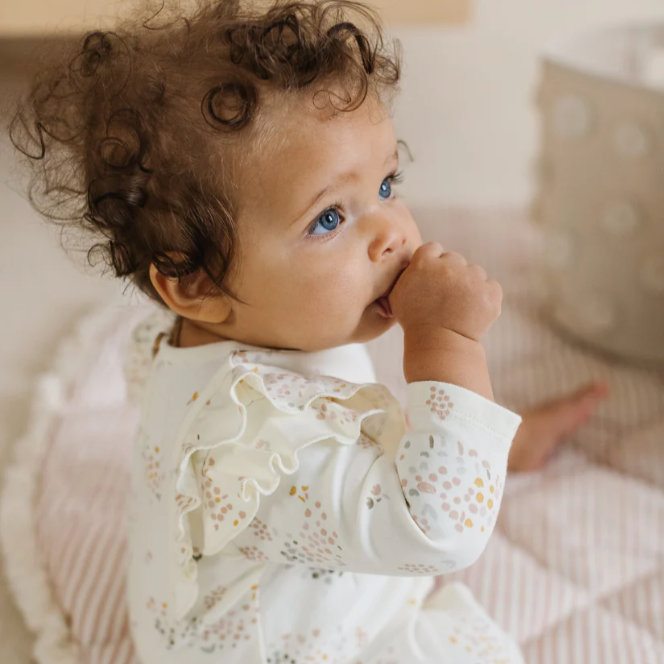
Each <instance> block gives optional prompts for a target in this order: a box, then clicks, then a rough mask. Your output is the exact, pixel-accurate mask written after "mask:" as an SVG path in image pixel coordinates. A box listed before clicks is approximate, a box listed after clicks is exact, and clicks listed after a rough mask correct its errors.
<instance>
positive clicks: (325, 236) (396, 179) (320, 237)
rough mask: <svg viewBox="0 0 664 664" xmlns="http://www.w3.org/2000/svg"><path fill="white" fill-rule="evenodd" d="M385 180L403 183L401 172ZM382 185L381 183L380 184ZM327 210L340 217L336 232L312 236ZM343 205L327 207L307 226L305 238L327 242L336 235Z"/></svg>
mask: <svg viewBox="0 0 664 664" xmlns="http://www.w3.org/2000/svg"><path fill="white" fill-rule="evenodd" d="M385 180H389V182H390V184H392V185H394V184H399V183H400V182H403V171H397V172H396V173H392V174H391V175H388V176H387V177H386V178H385ZM381 184H382V183H381ZM390 198H394V196H390ZM390 198H386V199H385V200H386V201H389V200H390ZM328 210H335V211H336V212H339V215H340V216H341V217H342V219H341V223H340V224H339V226H338V227H337V229H336V230H334V231H332V232H331V233H324V234H321V235H314V234H313V233H312V232H311V231H312V230H313V229H314V228H316V224H317V223H318V219H319V218H320V216H321V214H323V212H327V211H328ZM343 211H344V208H343V203H332V205H328V206H327V207H326V208H325V209H324V210H323V212H321V213H320V214H319V215H318V216H317V217H316V219H314V222H313V223H312V224H311V225H310V226H309V228H308V229H307V234H306V236H305V237H307V238H315V239H316V240H317V241H323V240H329V239H331V238H333V237H335V236H336V235H337V233H338V232H339V229H341V226H342V225H343V222H344V221H345V219H343Z"/></svg>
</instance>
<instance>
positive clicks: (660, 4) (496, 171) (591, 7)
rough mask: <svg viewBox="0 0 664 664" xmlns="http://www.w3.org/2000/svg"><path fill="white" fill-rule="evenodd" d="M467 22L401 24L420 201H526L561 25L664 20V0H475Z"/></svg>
mask: <svg viewBox="0 0 664 664" xmlns="http://www.w3.org/2000/svg"><path fill="white" fill-rule="evenodd" d="M475 2H476V7H475V18H474V21H473V23H472V25H470V26H469V27H465V28H447V29H445V28H431V29H415V28H408V29H406V28H400V29H398V30H395V31H394V34H395V35H396V36H397V37H398V38H399V39H400V40H401V42H402V45H403V48H404V55H405V68H404V80H403V86H402V89H403V93H402V96H401V98H400V100H399V105H398V107H397V111H396V117H395V121H396V127H397V131H398V133H399V136H400V137H401V138H403V139H405V140H406V141H407V142H408V144H409V146H410V148H411V151H412V152H413V154H414V157H415V160H416V161H415V163H413V164H412V165H410V166H409V167H408V168H407V169H406V173H405V175H406V177H405V182H404V184H403V186H402V189H401V191H402V192H403V194H404V195H405V196H406V198H407V200H409V202H411V204H415V203H417V204H423V205H435V204H440V203H448V204H467V203H472V204H492V203H501V204H522V203H525V202H527V201H528V200H529V196H530V193H531V189H532V176H531V171H532V164H533V159H534V156H535V155H536V152H537V143H538V119H537V113H536V109H535V107H534V101H533V99H534V95H535V91H536V87H537V81H538V73H539V68H538V53H539V52H540V49H541V47H542V45H543V44H545V43H547V42H548V41H549V40H550V39H551V38H552V37H555V36H557V35H559V34H560V33H561V32H565V31H568V30H576V29H578V28H580V27H584V26H588V25H590V26H592V25H594V24H597V23H600V24H601V23H606V22H613V21H615V20H621V19H635V18H636V19H640V18H644V17H653V18H655V17H659V19H660V20H662V21H664V1H663V0H475Z"/></svg>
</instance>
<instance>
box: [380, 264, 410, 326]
mask: <svg viewBox="0 0 664 664" xmlns="http://www.w3.org/2000/svg"><path fill="white" fill-rule="evenodd" d="M406 267H408V266H406ZM406 267H404V268H402V269H401V270H399V272H398V273H397V276H396V278H395V279H394V281H393V282H392V285H391V286H390V287H389V288H388V289H387V290H386V291H385V292H384V293H383V294H382V295H381V296H380V297H379V298H378V299H377V300H375V302H376V304H377V305H378V309H379V311H380V314H381V316H383V317H384V318H394V314H393V313H392V307H391V306H390V300H389V296H390V293H391V292H392V289H393V288H394V287H395V286H396V283H397V281H399V278H400V277H401V275H402V274H403V272H404V270H405V269H406Z"/></svg>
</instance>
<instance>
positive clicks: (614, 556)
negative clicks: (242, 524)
mask: <svg viewBox="0 0 664 664" xmlns="http://www.w3.org/2000/svg"><path fill="white" fill-rule="evenodd" d="M444 216H445V219H446V221H445V223H444V224H440V225H438V224H436V223H435V222H434V221H433V220H434V217H433V215H432V214H429V215H426V214H424V215H423V217H424V218H425V221H426V222H427V223H425V224H424V225H425V235H428V236H429V237H430V238H433V237H435V238H436V239H440V240H442V241H443V243H444V245H445V246H446V247H447V248H449V249H455V250H458V251H461V252H462V253H464V254H465V255H466V256H467V257H468V258H469V260H470V261H471V262H481V263H482V264H483V265H485V267H487V270H488V272H489V273H490V275H491V276H495V277H497V278H499V279H500V280H501V282H502V284H503V286H504V289H505V292H506V298H505V304H504V308H503V315H502V316H501V319H500V320H499V322H498V323H497V324H496V326H495V327H494V328H493V330H492V332H491V333H490V335H489V338H488V339H487V344H486V345H487V351H488V356H489V359H490V363H491V369H492V376H493V382H494V386H495V391H496V396H497V399H498V400H499V401H500V402H501V403H503V404H504V405H506V406H508V407H510V408H513V409H515V410H517V411H522V410H524V409H525V408H527V407H528V406H531V405H534V404H535V403H537V402H539V401H540V400H542V399H546V398H551V397H555V396H558V395H561V394H563V393H565V392H567V391H569V390H571V389H575V388H577V387H579V386H580V385H582V384H584V383H585V382H587V381H588V380H590V379H595V378H604V379H605V380H607V382H608V383H609V386H610V389H611V397H610V399H609V401H608V402H607V403H605V404H603V405H602V407H601V409H600V411H599V412H598V413H597V415H596V416H595V417H594V418H593V420H592V421H591V423H590V425H589V426H587V427H585V428H584V429H583V430H582V431H580V432H579V434H578V435H577V436H576V437H575V439H574V440H572V441H570V444H569V445H568V446H567V447H566V448H565V449H564V450H563V451H562V452H561V453H560V454H559V455H558V456H557V457H556V458H555V459H554V461H553V462H552V463H551V464H550V465H549V466H548V467H547V468H546V469H545V470H544V471H543V472H540V473H533V474H529V475H521V476H516V475H513V476H510V478H509V479H508V484H507V492H506V495H505V498H504V501H503V507H502V511H501V515H500V519H499V523H498V527H497V530H496V533H495V535H494V537H493V538H492V540H491V542H490V544H489V547H488V549H487V551H486V553H485V554H484V556H483V557H482V558H481V559H480V561H479V562H478V563H477V564H476V565H474V566H473V567H471V568H470V569H468V570H465V571H464V572H462V573H460V574H458V575H455V577H454V578H460V579H462V580H463V581H464V582H465V583H466V584H468V585H469V586H470V588H471V589H472V591H473V593H474V594H475V595H476V597H477V598H478V600H479V601H480V602H481V603H482V604H484V605H485V606H486V607H487V608H488V610H489V612H490V613H491V614H492V615H493V616H494V618H495V619H496V620H497V621H498V622H499V623H500V624H501V625H502V626H503V627H504V628H505V629H506V630H508V631H510V632H511V633H512V634H514V635H515V636H516V638H517V639H518V641H519V642H520V643H521V645H522V648H523V651H524V655H525V658H526V661H527V662H529V663H531V664H554V663H555V664H595V663H596V664H613V663H616V664H618V663H620V664H623V663H624V664H628V663H629V664H646V663H648V664H651V663H652V664H656V663H661V662H664V370H662V369H653V368H650V369H648V368H637V367H633V366H630V365H628V364H626V363H622V362H620V361H617V360H614V359H610V358H606V357H603V356H601V355H598V354H596V353H594V352H593V351H591V350H589V349H585V348H582V347H580V346H577V345H575V344H574V343H573V342H572V341H570V340H567V339H565V338H563V337H562V336H560V335H559V334H558V333H557V332H556V331H555V330H553V329H551V328H550V327H549V326H548V325H547V324H546V323H545V322H544V321H543V320H542V319H541V317H540V315H539V313H538V311H539V309H538V302H539V298H540V291H539V289H538V287H537V280H536V279H535V278H534V277H533V272H532V264H533V262H535V261H536V260H537V256H538V234H537V231H536V230H535V229H533V228H532V227H531V226H530V225H529V224H528V223H527V222H526V221H525V220H524V219H523V218H522V217H521V216H519V215H517V214H514V213H512V212H510V211H495V210H494V211H490V212H485V213H481V214H477V213H476V214H469V213H461V212H458V211H457V212H454V213H450V212H449V211H448V212H447V213H446V214H445V215H444ZM427 230H428V232H426V231H427ZM150 311H151V309H150V308H147V307H144V308H131V309H129V308H127V309H120V310H119V309H113V310H108V309H105V310H101V311H99V312H97V313H95V314H93V315H91V316H90V317H88V318H86V319H85V320H84V321H82V322H81V323H80V324H79V326H78V328H77V330H76V332H75V333H74V335H73V336H72V337H71V338H70V339H69V340H68V341H67V342H66V343H65V344H64V345H63V347H62V349H61V352H60V354H59V356H58V358H56V361H55V363H54V366H53V371H52V372H51V373H50V374H48V375H46V376H44V377H43V378H42V380H41V381H40V383H39V385H38V388H37V395H36V398H35V402H34V407H33V416H32V425H31V427H30V430H29V431H28V432H27V433H26V435H25V437H24V438H23V439H22V440H20V441H18V443H17V446H16V462H15V464H14V465H13V467H12V468H11V469H10V471H9V473H8V476H7V478H6V480H7V481H6V483H5V489H4V494H3V497H2V521H1V530H2V533H1V534H2V544H3V551H4V554H5V561H6V567H7V573H8V577H9V579H10V583H11V586H12V588H13V591H14V593H15V596H16V599H17V602H18V604H19V605H20V607H21V609H22V611H23V613H24V615H25V617H26V620H27V622H28V625H29V626H30V627H31V629H32V630H33V631H35V632H36V633H37V635H38V638H37V645H36V651H35V657H36V659H37V660H38V661H39V662H41V663H42V664H56V663H58V664H74V663H81V664H82V663H86V664H129V663H133V662H134V661H135V659H134V655H133V650H132V647H131V641H130V638H129V633H128V623H127V614H126V607H125V602H124V570H125V566H126V547H125V541H124V534H123V533H124V502H125V498H126V494H127V491H128V487H129V472H128V460H129V457H130V449H131V445H132V439H133V434H134V431H135V428H136V425H137V421H138V419H137V418H138V413H137V411H136V409H135V408H134V407H133V406H131V405H129V403H128V402H127V394H126V387H125V384H124V382H123V376H122V369H123V353H124V349H125V346H126V343H127V340H128V338H129V335H130V332H131V330H132V328H133V327H134V326H135V325H136V323H137V322H138V321H139V320H141V319H142V318H144V317H145V316H146V315H147V314H149V313H150ZM157 332H158V330H155V331H154V334H155V335H156V333H157ZM146 341H148V342H149V341H150V340H146ZM370 350H371V353H372V355H373V357H374V361H375V363H376V368H377V373H378V376H379V379H380V380H382V381H383V382H386V383H387V384H388V385H389V386H390V387H391V388H392V389H393V390H394V392H395V393H396V394H397V396H400V395H402V393H403V392H402V386H401V385H400V382H399V381H401V380H402V378H401V338H400V334H399V332H398V330H394V332H393V333H390V334H389V335H386V336H385V337H383V338H381V339H379V340H378V341H376V342H374V343H373V344H371V347H370ZM137 369H138V370H140V366H139V367H137ZM404 664H405V663H404ZM408 664H410V663H408Z"/></svg>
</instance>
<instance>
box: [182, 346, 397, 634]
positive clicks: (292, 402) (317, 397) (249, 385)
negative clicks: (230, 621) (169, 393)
mask: <svg viewBox="0 0 664 664" xmlns="http://www.w3.org/2000/svg"><path fill="white" fill-rule="evenodd" d="M278 354H279V351H268V350H256V351H245V350H240V351H235V352H232V353H231V354H230V355H229V358H228V361H227V362H226V363H225V366H224V367H222V369H220V370H219V372H218V373H217V374H216V375H215V376H214V377H213V378H212V380H211V381H210V382H209V383H208V385H207V386H206V387H205V389H204V390H203V391H202V392H201V393H200V394H197V395H196V399H195V401H194V402H192V404H191V406H190V408H191V410H190V411H189V412H188V413H187V414H186V415H185V419H184V421H183V426H182V429H181V431H180V438H179V444H178V445H177V446H176V450H175V454H177V455H178V458H177V459H175V458H174V461H175V466H174V467H175V473H174V487H173V488H174V492H175V496H174V501H175V502H174V505H173V509H172V518H173V522H172V528H173V531H174V533H175V541H174V542H173V544H172V546H173V555H172V558H171V569H170V575H169V576H170V578H169V585H170V588H169V590H170V603H169V607H170V608H171V610H172V611H173V613H172V616H171V617H172V618H173V619H174V620H175V621H180V620H182V619H183V618H184V617H185V615H186V614H187V613H188V612H189V611H190V609H191V608H192V607H193V606H194V604H196V600H197V597H198V587H197V566H198V565H197V562H196V560H197V559H200V556H212V555H216V554H219V553H220V552H221V551H222V550H224V549H225V547H227V545H229V544H230V543H231V542H232V541H233V540H234V539H235V538H236V537H237V536H238V535H239V534H240V533H241V532H242V531H243V530H244V529H246V528H247V527H248V526H249V524H250V523H251V521H252V520H253V519H254V517H255V515H256V512H257V511H258V507H259V503H260V497H261V495H266V496H267V495H270V494H272V493H273V492H274V491H275V490H276V488H277V487H278V486H279V483H280V481H281V478H282V476H283V475H290V474H293V473H295V472H296V471H297V469H298V467H299V462H298V458H297V457H298V452H299V451H300V450H302V449H304V448H305V447H308V446H309V445H312V444H315V443H318V442H321V441H330V440H332V441H336V442H337V443H339V444H342V445H354V444H356V443H357V441H358V440H359V439H360V438H361V437H362V436H369V437H370V438H372V439H373V440H377V439H378V438H381V444H383V441H384V440H385V442H386V444H387V445H388V446H389V444H390V439H392V438H393V439H394V441H395V443H394V444H395V445H397V444H398V440H400V438H401V436H402V435H403V433H404V424H403V417H402V415H401V406H400V404H399V402H398V401H397V400H396V399H395V397H393V396H392V394H391V393H390V391H389V390H388V389H387V388H386V387H384V386H382V385H378V384H375V383H369V384H354V383H349V382H345V381H343V380H340V379H337V378H333V377H327V376H317V375H316V376H303V375H300V374H297V373H295V372H292V371H288V370H283V369H280V368H278V367H275V366H270V358H271V356H278ZM275 359H276V358H275ZM274 363H275V364H278V361H276V362H274ZM388 431H389V435H387V436H385V435H383V432H388ZM223 555H228V556H229V557H230V556H232V555H235V556H236V559H237V555H238V554H237V551H236V550H235V547H230V548H229V549H225V550H224V554H223ZM253 567H254V573H252V574H250V575H241V578H239V579H237V580H236V583H235V585H234V586H233V587H232V589H231V588H230V587H229V588H228V590H229V591H230V592H228V593H227V599H226V601H222V602H220V603H218V604H217V605H215V607H214V612H213V614H214V615H209V616H200V615H198V616H197V617H196V620H197V622H198V624H199V625H200V624H204V623H205V622H207V621H208V620H213V619H214V618H217V619H218V617H219V616H220V615H223V613H224V612H226V611H227V610H229V609H230V608H231V607H232V601H231V598H233V597H235V598H237V597H238V596H240V595H241V594H242V593H243V592H248V591H249V590H250V587H251V584H252V583H254V582H255V578H256V569H255V568H256V566H255V564H254V565H253ZM260 567H261V569H262V567H263V566H262V565H261V566H260ZM245 586H246V587H245Z"/></svg>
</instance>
